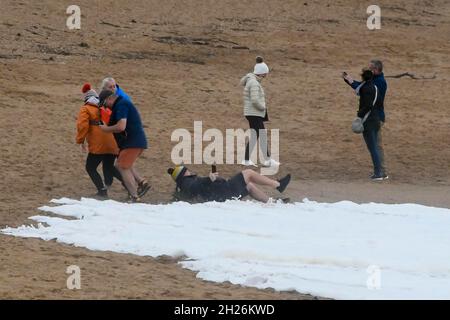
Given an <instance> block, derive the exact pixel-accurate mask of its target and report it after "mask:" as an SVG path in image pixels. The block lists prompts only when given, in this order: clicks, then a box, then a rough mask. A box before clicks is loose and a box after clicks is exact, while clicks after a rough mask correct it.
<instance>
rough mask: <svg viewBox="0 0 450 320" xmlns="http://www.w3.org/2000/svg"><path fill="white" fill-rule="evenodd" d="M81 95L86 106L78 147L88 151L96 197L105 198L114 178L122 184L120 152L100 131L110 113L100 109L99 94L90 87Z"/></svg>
mask: <svg viewBox="0 0 450 320" xmlns="http://www.w3.org/2000/svg"><path fill="white" fill-rule="evenodd" d="M82 92H83V95H84V105H83V106H82V107H81V109H80V112H79V114H78V119H77V136H76V143H77V144H79V145H80V146H81V150H82V151H83V152H87V151H89V153H88V156H87V159H86V171H87V173H88V174H89V177H90V178H91V180H92V182H93V183H94V185H95V187H96V188H97V196H99V197H105V198H106V197H107V196H108V188H109V187H110V186H111V185H112V183H113V178H114V177H116V178H117V179H118V180H120V181H122V177H121V175H120V173H119V172H118V171H117V169H116V168H115V166H114V161H115V159H116V157H117V155H118V153H119V148H118V147H117V144H116V141H115V139H114V136H113V134H112V133H107V132H104V131H103V130H101V129H100V127H99V125H100V124H102V123H104V122H105V121H106V123H107V122H109V114H108V110H106V109H104V110H102V109H101V108H99V106H98V104H99V99H98V94H97V92H96V91H95V90H93V89H92V88H91V85H90V84H88V83H87V84H85V85H84V86H83V88H82ZM86 143H87V147H86ZM100 163H102V167H103V177H104V182H103V179H102V177H101V176H100V174H99V173H98V172H97V168H98V166H99V165H100Z"/></svg>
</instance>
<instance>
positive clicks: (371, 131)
mask: <svg viewBox="0 0 450 320" xmlns="http://www.w3.org/2000/svg"><path fill="white" fill-rule="evenodd" d="M379 130H380V129H379V128H368V129H366V130H364V132H363V137H364V141H365V142H366V145H367V149H369V152H370V156H371V158H372V163H373V171H374V174H375V175H376V176H381V175H382V174H383V172H382V170H381V156H380V150H379V149H378V131H379Z"/></svg>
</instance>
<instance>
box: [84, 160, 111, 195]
mask: <svg viewBox="0 0 450 320" xmlns="http://www.w3.org/2000/svg"><path fill="white" fill-rule="evenodd" d="M102 161H103V155H101V154H93V153H89V154H88V156H87V159H86V171H87V173H88V174H89V177H90V178H91V180H92V182H93V183H94V184H95V187H96V188H97V191H98V192H99V193H101V192H103V191H104V190H106V188H105V185H104V184H103V180H102V177H101V176H100V175H99V174H98V172H97V168H98V166H99V165H100V163H101V162H102Z"/></svg>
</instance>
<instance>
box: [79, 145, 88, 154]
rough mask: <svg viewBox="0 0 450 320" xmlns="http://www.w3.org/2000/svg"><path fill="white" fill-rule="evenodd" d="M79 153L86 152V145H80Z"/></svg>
mask: <svg viewBox="0 0 450 320" xmlns="http://www.w3.org/2000/svg"><path fill="white" fill-rule="evenodd" d="M80 148H81V152H87V145H86V143H82V144H80Z"/></svg>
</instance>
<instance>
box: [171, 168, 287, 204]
mask: <svg viewBox="0 0 450 320" xmlns="http://www.w3.org/2000/svg"><path fill="white" fill-rule="evenodd" d="M167 173H168V174H170V175H171V177H172V179H173V180H174V181H175V182H176V184H177V192H180V193H181V194H182V195H183V198H186V199H189V200H194V199H199V200H200V201H201V202H205V201H218V202H223V201H226V200H231V199H235V198H237V199H241V198H243V197H246V196H247V195H250V196H251V197H252V198H253V199H255V200H258V201H261V202H268V201H269V200H270V198H269V196H268V195H267V194H265V193H264V191H262V190H260V189H259V188H258V186H269V187H272V188H274V189H277V190H278V191H279V192H280V193H283V192H284V190H285V189H286V187H287V186H288V184H289V182H290V181H291V175H290V174H288V175H287V176H285V177H284V178H281V179H280V180H273V179H270V178H268V177H266V176H263V175H260V174H259V173H257V172H255V171H253V170H251V169H245V170H243V171H241V172H240V173H238V174H237V175H235V176H233V177H231V178H230V179H228V180H226V179H224V178H221V177H219V174H218V173H217V172H211V173H210V174H209V177H200V176H197V175H196V174H195V173H192V172H191V171H189V170H188V168H187V167H185V166H176V167H175V168H169V169H167Z"/></svg>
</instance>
